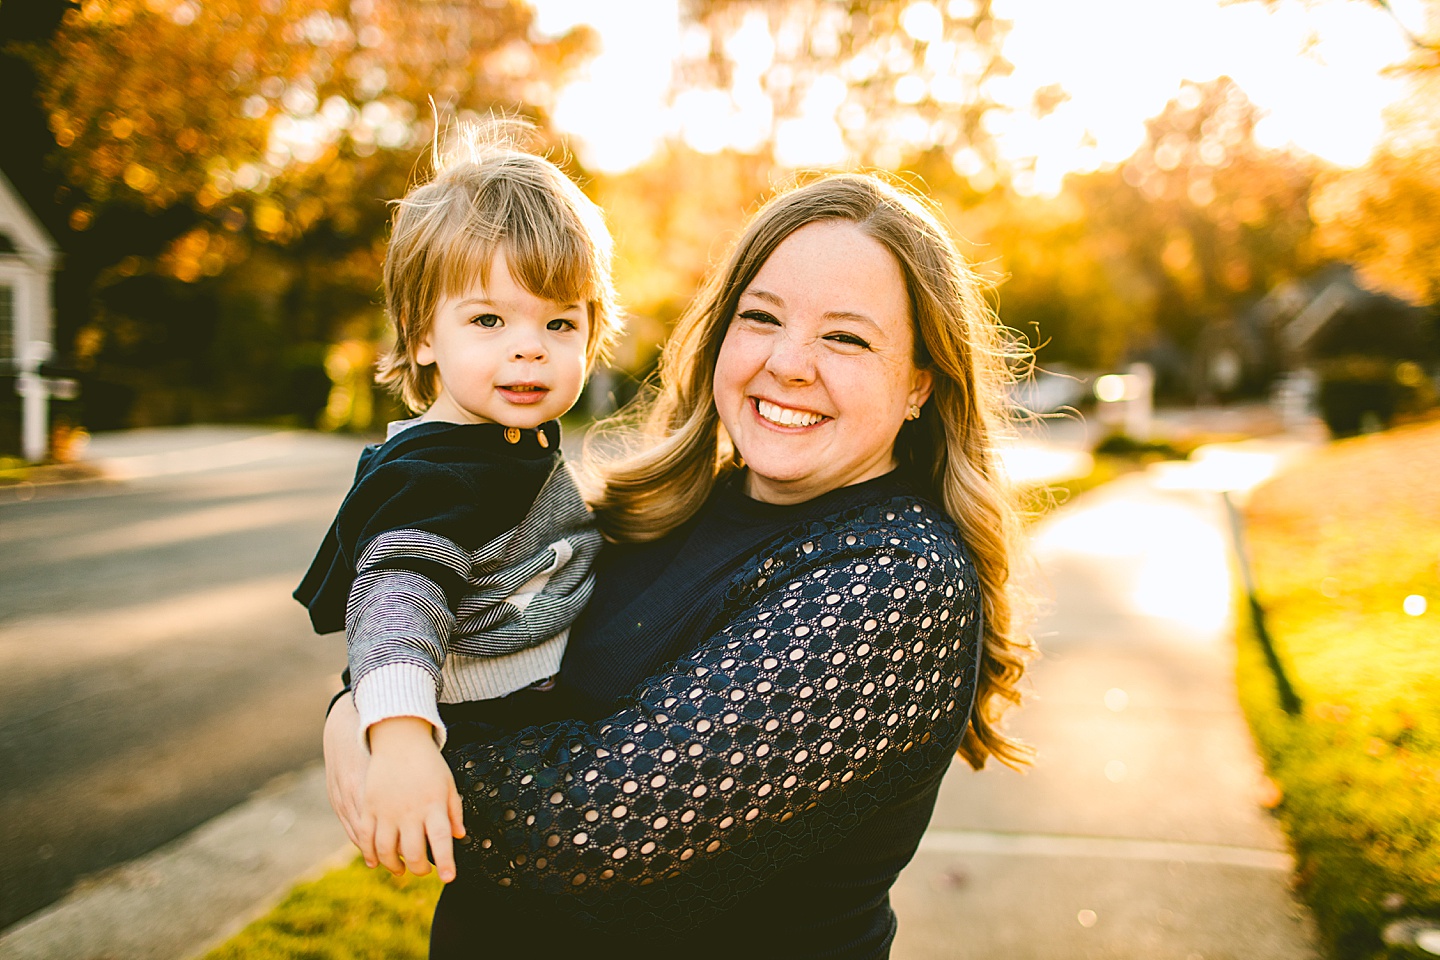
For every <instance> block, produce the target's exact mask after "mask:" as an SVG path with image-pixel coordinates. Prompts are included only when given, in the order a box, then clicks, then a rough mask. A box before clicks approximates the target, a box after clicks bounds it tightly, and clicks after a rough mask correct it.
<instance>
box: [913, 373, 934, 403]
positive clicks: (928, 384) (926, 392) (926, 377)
mask: <svg viewBox="0 0 1440 960" xmlns="http://www.w3.org/2000/svg"><path fill="white" fill-rule="evenodd" d="M934 389H935V375H934V374H932V373H931V372H930V371H929V370H926V369H924V368H919V369H917V370H916V371H915V375H914V376H913V377H911V378H910V403H911V405H913V406H916V407H923V406H925V401H926V400H929V399H930V392H931V391H932V390H934Z"/></svg>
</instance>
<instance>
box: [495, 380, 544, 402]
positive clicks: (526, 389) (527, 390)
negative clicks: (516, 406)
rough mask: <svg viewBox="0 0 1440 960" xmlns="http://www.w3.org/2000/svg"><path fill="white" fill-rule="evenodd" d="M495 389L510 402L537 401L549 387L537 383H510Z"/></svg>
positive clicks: (542, 397) (541, 398)
mask: <svg viewBox="0 0 1440 960" xmlns="http://www.w3.org/2000/svg"><path fill="white" fill-rule="evenodd" d="M495 389H496V390H498V391H500V395H501V396H502V397H504V398H505V399H506V400H508V401H509V402H510V403H539V402H540V401H541V400H543V399H545V395H546V394H548V393H549V392H550V388H549V387H546V386H542V385H541V384H538V383H511V384H506V385H505V386H503V387H496V388H495Z"/></svg>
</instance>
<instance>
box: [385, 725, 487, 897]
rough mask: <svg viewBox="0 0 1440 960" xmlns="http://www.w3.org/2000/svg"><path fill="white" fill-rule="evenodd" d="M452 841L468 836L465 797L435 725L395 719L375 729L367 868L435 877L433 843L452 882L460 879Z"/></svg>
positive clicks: (437, 860)
mask: <svg viewBox="0 0 1440 960" xmlns="http://www.w3.org/2000/svg"><path fill="white" fill-rule="evenodd" d="M452 836H453V837H463V836H465V824H464V819H463V812H462V809H461V806H460V794H459V793H458V792H456V790H455V780H454V778H453V777H452V776H451V775H450V768H449V767H448V766H446V764H445V760H444V758H442V757H441V756H440V750H439V749H438V748H437V747H436V746H435V740H434V738H433V737H432V736H431V727H430V724H429V723H427V722H425V721H424V720H421V719H420V718H418V717H392V718H390V719H388V720H381V721H380V722H379V723H377V724H375V725H374V726H372V727H371V728H370V769H369V770H368V771H367V772H366V775H365V799H364V815H363V819H362V824H361V831H360V841H361V842H360V852H361V853H362V854H363V855H364V857H365V863H366V864H367V865H369V866H371V867H373V866H375V864H376V863H377V862H378V863H382V864H384V865H385V868H386V869H387V870H389V871H390V872H391V873H393V874H395V875H396V876H397V877H398V876H400V875H401V874H403V873H404V872H405V869H406V868H407V867H408V868H409V869H410V872H411V873H413V874H415V875H416V876H424V875H425V874H427V873H429V872H430V864H429V862H428V861H427V860H426V857H425V844H426V842H427V841H428V842H429V844H430V853H431V855H432V856H433V857H434V858H435V868H436V871H437V872H438V873H439V874H440V879H441V880H443V881H445V882H446V883H449V882H450V881H451V880H454V879H455V854H454V850H453V848H452V845H451V842H450V840H451V837H452Z"/></svg>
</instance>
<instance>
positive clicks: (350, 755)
mask: <svg viewBox="0 0 1440 960" xmlns="http://www.w3.org/2000/svg"><path fill="white" fill-rule="evenodd" d="M342 694H343V695H342V696H339V697H337V698H335V699H334V700H333V701H331V703H330V712H329V714H327V715H326V717H325V732H324V735H323V737H322V742H323V748H324V753H325V791H326V793H327V794H329V797H330V807H331V809H333V810H334V811H335V816H337V817H339V818H340V825H341V826H343V827H344V828H345V834H346V836H348V837H349V838H350V842H351V843H353V844H355V846H357V847H359V846H361V844H360V836H361V828H362V825H363V819H362V816H361V812H360V804H361V802H362V800H363V799H364V796H365V774H366V772H367V771H368V770H369V767H370V754H369V752H368V751H367V750H366V749H365V746H364V744H363V742H362V740H361V737H360V714H359V713H358V712H357V711H356V709H355V701H354V700H352V699H351V698H350V695H349V694H348V693H343V691H342ZM365 862H366V864H367V865H368V866H371V867H373V866H375V863H374V862H372V861H371V860H370V859H369V858H368V857H367V858H366V861H365Z"/></svg>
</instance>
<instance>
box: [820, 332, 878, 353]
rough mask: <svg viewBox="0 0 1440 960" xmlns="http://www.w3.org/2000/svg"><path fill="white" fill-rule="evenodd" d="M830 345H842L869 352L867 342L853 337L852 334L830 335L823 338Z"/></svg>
mask: <svg viewBox="0 0 1440 960" xmlns="http://www.w3.org/2000/svg"><path fill="white" fill-rule="evenodd" d="M825 339H826V340H829V341H831V342H832V343H843V344H845V345H846V346H850V347H859V348H860V349H862V350H869V349H870V344H869V342H867V341H865V340H863V339H861V338H860V337H857V336H855V334H853V333H832V334H830V335H829V336H827V337H826V338H825Z"/></svg>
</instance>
